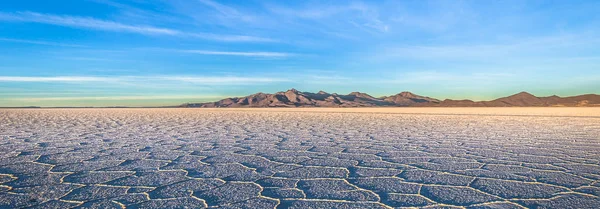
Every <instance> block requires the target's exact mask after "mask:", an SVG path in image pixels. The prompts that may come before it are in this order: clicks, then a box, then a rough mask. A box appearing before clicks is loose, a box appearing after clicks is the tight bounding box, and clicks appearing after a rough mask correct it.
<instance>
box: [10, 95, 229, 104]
mask: <svg viewBox="0 0 600 209" xmlns="http://www.w3.org/2000/svg"><path fill="white" fill-rule="evenodd" d="M223 97H225V96H221V95H149V96H101V97H21V98H8V99H9V100H12V101H21V102H39V101H81V100H100V101H106V100H116V101H118V100H163V99H164V100H172V99H218V98H223Z"/></svg>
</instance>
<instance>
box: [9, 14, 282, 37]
mask: <svg viewBox="0 0 600 209" xmlns="http://www.w3.org/2000/svg"><path fill="white" fill-rule="evenodd" d="M2 20H3V21H17V22H34V23H43V24H50V25H59V26H65V27H73V28H85V29H93V30H104V31H116V32H127V33H137V34H143V35H167V36H179V37H193V38H202V39H209V40H216V41H231V42H236V41H239V42H269V41H274V40H271V39H268V38H262V37H254V36H244V35H223V34H212V33H193V32H185V31H180V30H176V29H171V28H162V27H154V26H148V25H132V24H125V23H120V22H114V21H108V20H100V19H96V18H92V17H79V16H69V15H53V14H43V13H37V12H15V13H3V12H0V21H2Z"/></svg>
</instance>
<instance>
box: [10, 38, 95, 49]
mask: <svg viewBox="0 0 600 209" xmlns="http://www.w3.org/2000/svg"><path fill="white" fill-rule="evenodd" d="M0 41H4V42H13V43H26V44H37V45H47V46H62V47H86V46H84V45H77V44H64V43H57V42H48V41H36V40H24V39H12V38H0Z"/></svg>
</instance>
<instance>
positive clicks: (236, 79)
mask: <svg viewBox="0 0 600 209" xmlns="http://www.w3.org/2000/svg"><path fill="white" fill-rule="evenodd" d="M286 81H289V80H288V79H284V78H276V77H241V76H184V75H181V76H115V77H102V76H53V77H39V76H0V83H1V82H24V83H35V82H45V83H50V82H54V83H82V82H85V83H90V82H121V83H147V82H155V83H156V84H157V85H158V84H160V83H165V82H166V83H169V82H185V83H192V84H201V85H248V84H261V83H277V82H286Z"/></svg>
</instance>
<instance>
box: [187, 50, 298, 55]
mask: <svg viewBox="0 0 600 209" xmlns="http://www.w3.org/2000/svg"><path fill="white" fill-rule="evenodd" d="M176 51H177V52H181V53H191V54H203V55H223V56H242V57H289V56H292V55H294V54H291V53H283V52H241V51H208V50H176Z"/></svg>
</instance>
